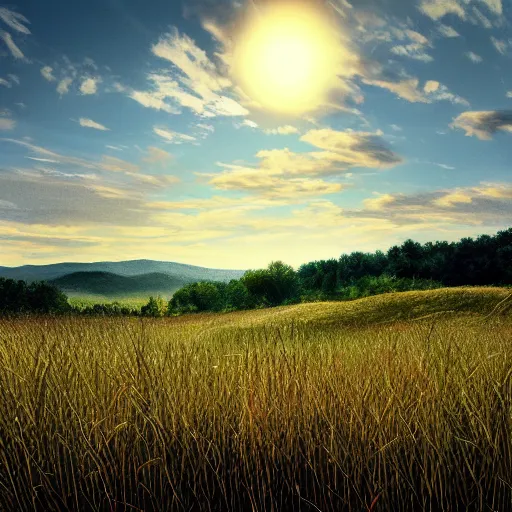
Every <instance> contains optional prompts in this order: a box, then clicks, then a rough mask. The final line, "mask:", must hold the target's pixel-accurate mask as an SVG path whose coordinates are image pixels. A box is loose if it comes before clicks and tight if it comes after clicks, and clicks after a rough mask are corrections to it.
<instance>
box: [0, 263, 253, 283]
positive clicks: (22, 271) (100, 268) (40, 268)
mask: <svg viewBox="0 0 512 512" xmlns="http://www.w3.org/2000/svg"><path fill="white" fill-rule="evenodd" d="M75 272H108V273H112V274H117V275H119V276H126V277H130V276H141V275H142V274H155V273H158V274H166V275H168V276H171V277H173V278H175V279H178V280H183V281H184V282H189V283H190V282H194V281H203V280H204V281H229V280H231V279H238V278H239V277H241V276H242V275H243V273H244V272H245V271H244V270H224V269H213V268H204V267H196V266H194V265H185V264H183V263H174V262H170V261H153V260H131V261H103V262H96V263H54V264H51V265H23V266H21V267H0V277H6V278H9V279H22V280H23V281H27V282H32V281H51V280H53V279H58V278H59V277H63V276H65V275H67V274H73V273H75Z"/></svg>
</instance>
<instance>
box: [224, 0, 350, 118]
mask: <svg viewBox="0 0 512 512" xmlns="http://www.w3.org/2000/svg"><path fill="white" fill-rule="evenodd" d="M339 48H340V45H339V41H338V37H337V34H336V30H335V28H334V26H333V25H332V24H331V23H330V22H329V20H328V19H327V17H326V16H325V15H324V14H322V13H321V12H320V11H318V10H317V9H314V8H313V7H311V6H305V5H302V6H300V7H298V6H297V3H293V4H292V3H286V4H280V5H273V6H267V7H266V8H265V9H264V10H263V9H262V10H261V11H260V10H259V11H258V16H257V18H256V19H254V18H253V19H252V20H251V22H250V23H249V24H248V25H246V26H245V27H244V30H243V31H242V32H241V33H240V34H239V38H238V42H237V44H236V45H235V51H234V55H233V56H234V59H233V61H234V66H233V68H234V72H235V76H236V77H237V78H238V80H239V81H240V85H241V86H242V88H243V89H244V91H245V92H246V93H247V94H248V95H249V96H250V97H251V98H252V99H253V100H255V101H257V102H258V103H260V104H261V105H262V106H263V107H264V108H265V109H268V110H273V111H278V112H284V113H287V114H301V113H304V112H307V111H312V110H315V109H316V108H317V107H318V106H319V105H320V104H322V103H323V102H325V100H326V96H327V93H328V91H329V89H330V88H331V87H332V86H333V85H334V83H335V81H336V69H337V68H338V66H337V64H338V61H339Z"/></svg>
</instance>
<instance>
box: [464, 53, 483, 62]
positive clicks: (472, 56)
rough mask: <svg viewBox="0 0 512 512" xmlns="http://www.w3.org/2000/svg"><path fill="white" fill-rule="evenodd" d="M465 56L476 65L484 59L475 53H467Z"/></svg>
mask: <svg viewBox="0 0 512 512" xmlns="http://www.w3.org/2000/svg"><path fill="white" fill-rule="evenodd" d="M465 55H466V57H467V58H468V59H469V60H470V61H471V62H474V63H475V64H479V63H480V62H482V61H483V59H482V57H480V55H477V54H476V53H475V52H466V53H465Z"/></svg>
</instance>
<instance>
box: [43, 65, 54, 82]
mask: <svg viewBox="0 0 512 512" xmlns="http://www.w3.org/2000/svg"><path fill="white" fill-rule="evenodd" d="M52 72H53V68H51V67H50V66H44V67H42V68H41V75H43V77H44V78H45V79H46V80H48V82H54V81H55V80H57V79H56V78H55V77H54V76H53V74H52Z"/></svg>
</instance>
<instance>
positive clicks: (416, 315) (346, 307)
mask: <svg viewBox="0 0 512 512" xmlns="http://www.w3.org/2000/svg"><path fill="white" fill-rule="evenodd" d="M502 301H505V302H504V303H503V304H501V305H500V306H499V307H498V310H497V311H496V312H495V313H498V314H506V313H508V314H510V313H512V289H509V288H494V287H474V288H441V289H439V290H427V291H413V292H399V293H386V294H382V295H376V296H374V297H367V298H364V299H358V300H354V301H343V302H313V303H305V304H296V305H292V306H280V307H277V308H269V309H260V310H253V311H237V312H234V313H226V314H224V315H219V314H199V315H185V316H184V317H182V318H181V320H180V321H185V322H187V323H188V322H190V323H198V324H201V325H204V324H205V323H209V324H210V325H215V326H217V327H223V326H226V327H227V326H232V327H250V326H264V325H270V324H274V325H279V324H289V323H290V322H291V321H292V320H293V321H295V322H307V323H311V324H339V325H352V326H364V325H371V324H378V323H387V322H394V321H402V320H414V319H420V318H424V317H427V318H428V317H430V316H435V317H437V316H453V315H454V314H460V315H462V314H464V315H475V316H479V315H488V314H490V313H491V312H493V310H494V309H495V308H496V307H497V306H498V304H500V303H501V302H502Z"/></svg>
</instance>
